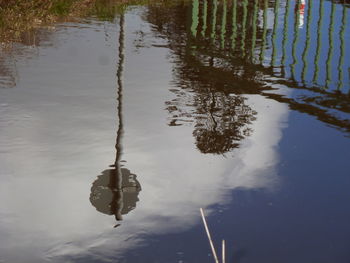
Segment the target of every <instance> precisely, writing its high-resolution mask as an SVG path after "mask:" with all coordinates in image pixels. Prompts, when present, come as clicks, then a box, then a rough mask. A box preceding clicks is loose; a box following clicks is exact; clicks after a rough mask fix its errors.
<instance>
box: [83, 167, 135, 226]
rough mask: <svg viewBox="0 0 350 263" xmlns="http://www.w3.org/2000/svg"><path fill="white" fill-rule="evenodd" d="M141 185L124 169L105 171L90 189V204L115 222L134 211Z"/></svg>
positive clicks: (133, 175)
mask: <svg viewBox="0 0 350 263" xmlns="http://www.w3.org/2000/svg"><path fill="white" fill-rule="evenodd" d="M140 191H141V185H140V183H139V182H138V181H137V179H136V175H135V174H132V173H131V172H130V170H128V169H126V168H120V169H107V170H104V171H103V172H102V174H101V175H99V176H98V177H97V179H96V180H95V181H94V183H93V184H92V187H91V194H90V202H91V204H92V205H93V206H94V207H95V208H96V210H97V211H99V212H101V213H103V214H107V215H114V216H115V218H116V220H117V221H120V220H122V219H123V217H122V216H123V215H125V214H127V213H129V212H130V211H131V210H133V209H135V207H136V203H137V202H138V201H139V199H138V195H139V192H140Z"/></svg>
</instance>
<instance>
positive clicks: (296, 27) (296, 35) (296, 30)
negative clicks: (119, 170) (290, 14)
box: [291, 0, 301, 80]
mask: <svg viewBox="0 0 350 263" xmlns="http://www.w3.org/2000/svg"><path fill="white" fill-rule="evenodd" d="M300 7H301V3H300V0H297V2H296V9H295V10H296V14H295V22H294V36H293V37H294V39H293V47H292V57H293V64H292V66H291V72H292V77H293V79H294V80H295V66H296V64H297V56H296V52H297V50H296V49H297V43H298V40H299V22H300V13H299V12H300Z"/></svg>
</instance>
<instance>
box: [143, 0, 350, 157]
mask: <svg viewBox="0 0 350 263" xmlns="http://www.w3.org/2000/svg"><path fill="white" fill-rule="evenodd" d="M279 3H280V1H273V2H269V1H265V0H258V1H235V0H233V1H215V0H207V1H198V0H192V1H191V2H189V4H186V3H180V4H178V5H177V6H175V7H171V8H169V7H165V8H164V7H159V6H150V7H149V8H148V10H147V13H146V14H145V17H144V18H145V20H147V21H148V22H150V23H151V24H153V25H154V26H153V27H152V28H153V30H154V31H156V34H157V36H161V37H162V38H164V39H167V41H168V43H169V44H168V46H169V47H170V49H171V55H170V57H171V59H172V61H173V62H174V65H175V66H174V70H173V75H174V84H175V85H174V86H176V87H180V89H179V90H177V91H176V90H175V89H172V91H173V92H175V93H176V96H177V98H176V99H174V100H173V101H172V102H171V103H169V105H168V106H169V107H168V110H169V111H170V112H171V115H172V117H171V122H170V125H179V123H180V121H182V122H185V121H186V122H187V121H194V120H195V122H196V124H195V126H196V130H197V131H195V132H194V135H195V136H196V138H197V146H198V145H204V142H205V140H204V139H203V138H204V137H205V136H204V134H206V138H207V139H208V140H209V138H210V140H212V141H213V142H214V140H213V137H211V133H209V132H207V133H206V132H204V131H202V132H198V129H202V128H199V127H210V128H205V129H207V130H210V131H212V132H213V131H216V132H218V129H217V128H216V126H215V125H213V124H210V125H204V126H202V125H201V124H197V123H202V121H199V119H203V118H207V119H208V121H206V123H210V119H213V118H211V117H210V115H211V114H212V113H213V112H212V111H211V109H210V107H209V106H208V105H209V104H208V103H207V104H205V103H204V102H203V101H209V100H210V99H207V100H206V98H210V96H212V97H215V99H214V100H215V101H217V100H227V99H222V98H228V97H234V96H232V94H235V96H239V95H240V94H259V95H262V96H264V97H267V98H269V99H273V100H276V101H278V102H281V103H286V104H288V105H289V107H290V108H291V109H293V110H296V111H299V112H302V113H307V114H309V115H311V116H314V117H316V118H317V119H318V120H320V121H322V122H324V123H327V124H330V125H332V126H333V127H336V128H338V129H340V130H343V131H346V132H350V122H349V119H348V118H344V113H345V114H346V113H348V112H349V106H348V105H349V96H348V94H346V93H349V91H347V90H346V89H345V88H346V87H348V84H347V83H344V82H342V81H343V80H344V76H345V74H344V72H345V70H344V67H345V64H344V61H345V60H344V59H343V56H344V54H345V53H346V52H345V51H346V50H345V44H344V43H345V40H344V36H345V35H346V33H345V29H346V28H347V25H346V22H347V19H346V10H345V9H346V8H347V6H346V5H342V6H341V8H342V9H343V12H342V19H341V21H342V26H341V28H340V35H339V38H340V41H339V44H340V50H341V52H340V57H339V61H337V63H338V70H339V74H338V76H339V79H338V85H336V86H337V87H338V90H334V87H333V86H334V85H333V86H332V89H333V90H332V89H331V88H328V89H325V88H321V86H322V85H321V86H320V84H317V83H314V81H312V78H313V74H314V75H316V76H317V74H318V70H319V68H320V67H321V66H322V65H321V62H320V60H319V57H320V55H322V54H321V53H322V52H323V51H322V49H321V48H320V47H321V43H319V41H316V42H317V43H316V42H315V45H316V48H315V49H316V54H315V57H314V58H312V59H310V56H311V55H310V53H311V52H309V50H308V49H310V44H309V43H308V40H309V39H311V35H310V34H311V31H312V30H307V32H306V34H307V37H306V39H305V41H304V40H303V41H304V43H301V44H300V43H299V42H300V41H302V40H301V39H300V37H299V36H300V34H301V33H300V32H299V31H300V29H299V23H300V19H299V18H300V16H301V13H302V12H303V11H304V10H301V9H300V1H291V0H286V2H285V5H280V4H279ZM334 3H338V2H336V1H334ZM333 5H334V4H333ZM323 6H324V1H320V3H319V7H318V8H319V10H320V12H319V14H318V12H312V11H311V9H312V8H314V5H313V4H312V3H311V2H310V1H308V7H309V8H310V10H308V12H307V14H309V17H307V19H306V20H305V23H306V28H309V29H310V28H311V25H310V23H311V21H313V19H312V17H311V14H313V15H317V16H319V17H317V19H318V21H322V19H323V16H325V15H326V14H325V13H324V12H322V8H323ZM267 8H270V10H273V12H274V13H275V14H276V17H277V16H286V14H287V15H289V17H291V16H294V18H293V19H287V18H286V17H285V18H284V19H281V20H279V19H277V18H275V19H274V25H273V26H271V25H268V19H267ZM279 9H284V10H283V11H282V10H279ZM249 10H251V12H249ZM293 10H294V12H293ZM314 10H315V9H314ZM258 13H260V14H261V15H258ZM317 19H316V20H317ZM330 19H331V20H332V18H330ZM279 21H283V23H284V24H283V26H278V25H279V24H278V25H277V23H279ZM293 21H294V25H293V24H291V23H292V22H293ZM333 26H334V23H333V24H332V23H331V24H330V25H325V24H324V23H318V24H317V28H315V31H317V35H318V40H320V39H321V37H320V34H321V32H327V30H331V29H330V28H332V27H333ZM329 27H330V28H329ZM278 28H281V29H280V30H278ZM332 30H335V29H332ZM331 35H332V36H333V34H331ZM332 36H330V38H331V37H332ZM333 37H334V36H333ZM298 39H299V40H298ZM243 40H244V41H243ZM333 42H334V41H333ZM333 42H332V43H333ZM277 43H281V44H282V46H279V45H278V44H277ZM297 43H298V45H297ZM330 48H331V47H330ZM299 49H300V50H301V52H296V51H297V50H299ZM323 53H324V52H323ZM269 54H271V55H270V57H269ZM279 54H282V57H281V58H280V57H279ZM326 55H327V54H326ZM295 61H299V62H298V63H295ZM301 62H304V63H301ZM332 63H333V64H334V63H335V61H332ZM311 64H313V67H311V66H310V65H311ZM329 65H331V63H330V60H329V59H328V66H327V68H328V72H330V70H329V68H330V67H329ZM312 71H314V72H312ZM281 72H284V74H281ZM300 72H301V73H300ZM299 75H301V78H300V76H299ZM282 76H283V77H282ZM316 79H318V78H316ZM281 85H283V86H284V87H288V88H292V89H293V90H295V92H294V93H291V95H290V94H285V93H283V94H279V92H278V89H279V87H281ZM339 87H341V88H342V90H340V88H339ZM272 90H275V91H273V92H271V91H272ZM211 94H212V95H211ZM296 94H297V95H296ZM219 98H220V99H219ZM181 101H182V102H181ZM215 105H216V106H215V107H214V108H215V110H214V112H215V113H217V112H219V111H220V110H221V111H225V109H219V108H220V106H218V105H219V104H217V102H215ZM222 105H224V104H222ZM226 105H235V102H227V103H226ZM191 107H192V108H191ZM200 109H206V113H205V114H206V115H205V116H206V117H204V115H203V114H204V113H203V111H201V110H200ZM336 111H338V112H336ZM230 114H233V115H235V113H233V112H231V113H230ZM238 115H239V114H238ZM252 115H254V114H252ZM220 116H225V114H222V113H220ZM253 119H254V116H251V118H246V121H247V122H246V126H245V128H241V129H242V130H245V129H246V128H247V124H248V125H249V123H250V122H251V121H252V120H253ZM226 121H227V120H224V119H222V120H220V121H219V120H216V119H215V122H216V123H221V122H222V123H225V122H226ZM211 122H212V123H214V122H213V121H211ZM225 125H227V127H229V125H228V124H225ZM219 126H220V125H219ZM238 126H239V125H238ZM213 127H215V129H214V128H213ZM224 130H225V129H221V134H224V132H223V131H224ZM236 130H237V129H236ZM248 130H249V128H248ZM197 136H199V137H197ZM227 136H229V135H227ZM237 138H239V136H238V137H236V139H237ZM202 142H203V143H202ZM220 142H222V141H220ZM235 143H237V141H235ZM208 144H209V143H208ZM219 144H220V143H219V142H217V145H219ZM222 145H224V144H223V143H222ZM198 147H199V148H200V146H198ZM202 148H204V146H203V147H202ZM207 148H208V147H207ZM214 148H215V147H214ZM222 148H223V149H228V148H232V147H226V148H225V146H222ZM202 150H203V149H202ZM214 151H216V152H220V151H218V150H217V149H215V150H214V149H212V150H211V152H214ZM204 152H206V151H204ZM208 152H209V150H208Z"/></svg>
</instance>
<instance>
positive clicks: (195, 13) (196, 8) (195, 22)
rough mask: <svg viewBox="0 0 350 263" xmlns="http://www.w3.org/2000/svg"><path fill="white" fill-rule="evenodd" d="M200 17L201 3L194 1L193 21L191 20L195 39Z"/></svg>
mask: <svg viewBox="0 0 350 263" xmlns="http://www.w3.org/2000/svg"><path fill="white" fill-rule="evenodd" d="M198 15H199V1H198V0H192V19H191V33H192V36H193V37H196V36H197V28H198V23H199V19H198Z"/></svg>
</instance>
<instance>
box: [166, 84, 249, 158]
mask: <svg viewBox="0 0 350 263" xmlns="http://www.w3.org/2000/svg"><path fill="white" fill-rule="evenodd" d="M182 92H183V91H182ZM182 92H181V91H180V92H176V93H177V96H178V97H177V99H175V100H173V101H170V102H168V103H167V104H168V107H167V109H168V111H169V112H170V114H171V121H170V124H169V125H181V124H182V123H185V122H187V121H191V122H195V124H194V131H193V135H194V137H195V138H196V146H197V148H198V149H199V150H200V151H201V152H202V153H213V154H224V153H226V152H228V151H230V150H232V149H234V148H236V147H238V146H239V141H240V140H242V139H244V137H246V136H248V135H250V133H251V129H250V128H249V124H250V123H251V122H252V121H253V120H254V119H255V117H254V115H255V114H256V112H254V111H253V110H252V109H251V108H250V107H249V106H248V105H246V104H245V98H244V97H242V96H239V95H238V96H237V95H232V94H225V93H223V92H219V91H216V92H215V91H213V90H211V89H202V90H196V91H194V92H191V93H192V95H193V97H192V98H190V101H189V98H188V97H187V98H186V97H185V96H183V97H181V94H182ZM186 109H187V110H186Z"/></svg>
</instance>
